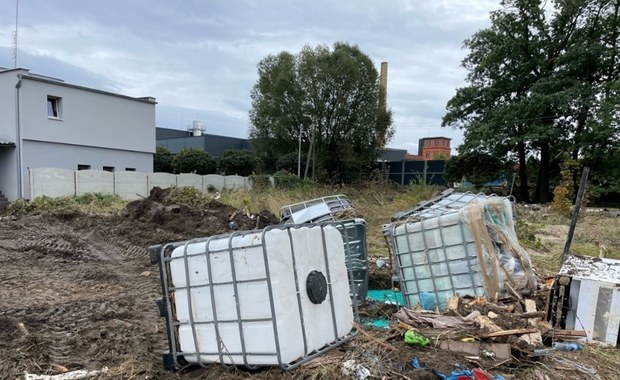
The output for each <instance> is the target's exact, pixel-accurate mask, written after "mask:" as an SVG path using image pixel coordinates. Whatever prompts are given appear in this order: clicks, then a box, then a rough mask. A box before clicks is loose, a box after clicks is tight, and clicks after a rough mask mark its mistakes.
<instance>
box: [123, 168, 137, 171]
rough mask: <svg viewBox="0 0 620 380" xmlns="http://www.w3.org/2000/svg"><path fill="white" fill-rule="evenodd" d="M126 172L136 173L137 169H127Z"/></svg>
mask: <svg viewBox="0 0 620 380" xmlns="http://www.w3.org/2000/svg"><path fill="white" fill-rule="evenodd" d="M125 171H126V172H135V171H136V168H125Z"/></svg>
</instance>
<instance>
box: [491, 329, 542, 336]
mask: <svg viewBox="0 0 620 380" xmlns="http://www.w3.org/2000/svg"><path fill="white" fill-rule="evenodd" d="M535 332H538V329H534V328H531V329H515V330H502V331H496V332H492V333H488V334H484V335H482V337H483V338H496V337H498V336H508V335H523V334H531V333H535Z"/></svg>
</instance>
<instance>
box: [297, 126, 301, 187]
mask: <svg viewBox="0 0 620 380" xmlns="http://www.w3.org/2000/svg"><path fill="white" fill-rule="evenodd" d="M298 150H299V154H298V156H297V177H299V178H301V125H300V126H299V148H298Z"/></svg>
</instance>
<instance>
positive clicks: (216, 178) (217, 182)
mask: <svg viewBox="0 0 620 380" xmlns="http://www.w3.org/2000/svg"><path fill="white" fill-rule="evenodd" d="M202 178H203V181H204V188H205V190H209V187H210V186H211V187H213V188H215V190H220V191H221V190H224V185H225V179H224V177H223V176H221V175H219V174H207V175H203V176H202Z"/></svg>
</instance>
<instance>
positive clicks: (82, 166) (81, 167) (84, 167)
mask: <svg viewBox="0 0 620 380" xmlns="http://www.w3.org/2000/svg"><path fill="white" fill-rule="evenodd" d="M78 170H90V165H84V164H78Z"/></svg>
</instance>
